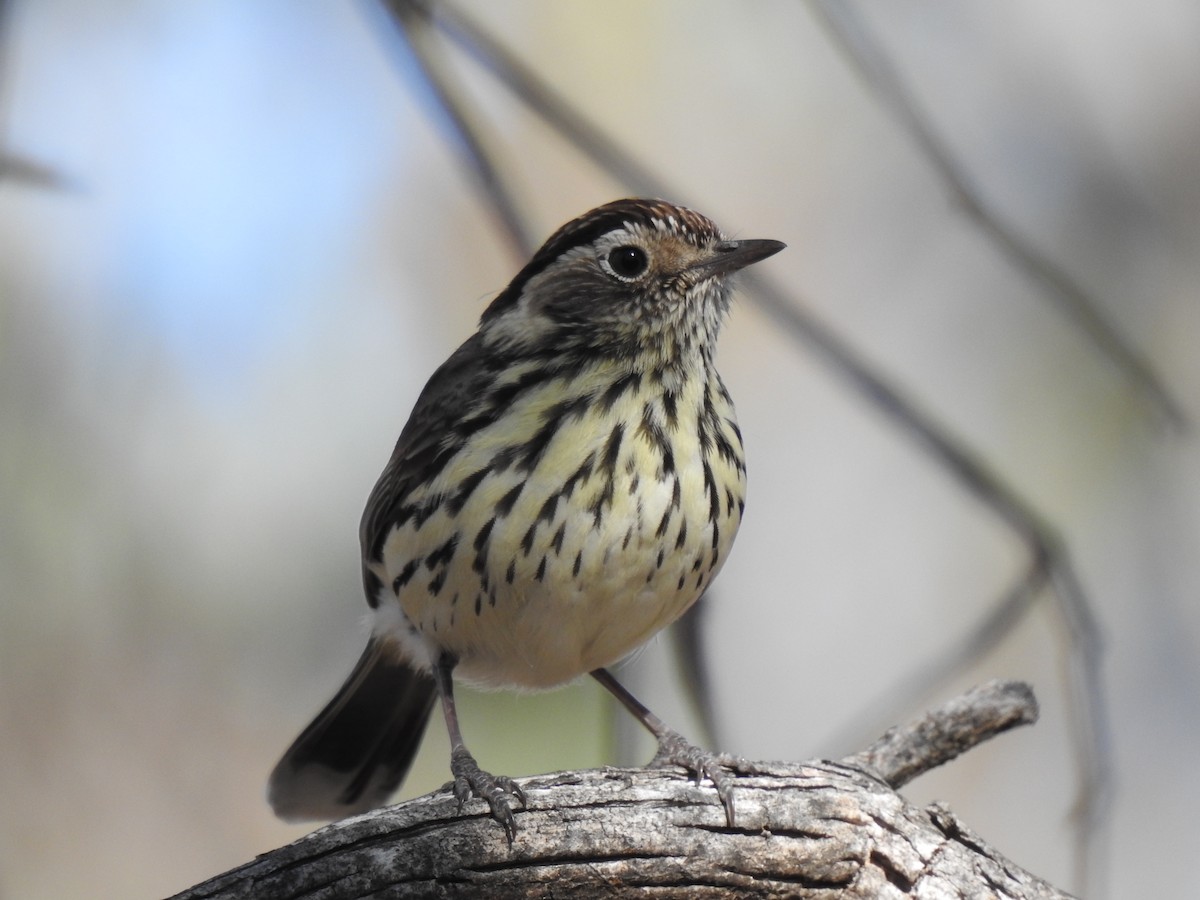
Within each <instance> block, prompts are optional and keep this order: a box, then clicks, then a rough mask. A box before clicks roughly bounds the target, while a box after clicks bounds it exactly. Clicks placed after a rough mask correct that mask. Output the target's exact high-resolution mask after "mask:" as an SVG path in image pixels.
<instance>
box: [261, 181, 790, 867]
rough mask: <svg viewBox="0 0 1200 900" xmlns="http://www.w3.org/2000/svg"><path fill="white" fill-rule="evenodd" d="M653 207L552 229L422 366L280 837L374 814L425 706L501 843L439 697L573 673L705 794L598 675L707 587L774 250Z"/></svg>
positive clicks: (679, 209) (282, 807)
mask: <svg viewBox="0 0 1200 900" xmlns="http://www.w3.org/2000/svg"><path fill="white" fill-rule="evenodd" d="M784 246H785V245H784V244H783V243H781V242H780V241H775V240H760V239H749V240H734V239H730V238H728V237H726V236H725V235H724V234H723V233H722V232H721V231H720V230H719V229H718V228H717V226H716V225H715V224H714V223H713V221H712V220H711V219H709V218H708V217H706V216H704V215H702V214H700V213H698V212H695V211H693V210H691V209H689V208H686V207H683V206H678V205H675V204H673V203H669V202H666V201H663V200H654V199H637V198H630V199H621V200H616V201H613V202H610V203H606V204H604V205H602V206H599V207H597V208H596V209H593V210H591V211H590V212H587V213H584V214H583V215H581V216H579V217H578V218H576V219H573V220H571V221H570V222H567V223H566V224H565V225H563V226H562V227H560V228H559V229H558V230H557V231H555V232H554V233H553V234H552V235H551V236H550V237H549V238H548V239H547V240H546V242H545V243H544V244H543V245H542V246H541V248H540V249H539V250H537V252H535V253H534V254H533V256H532V257H531V258H530V259H529V261H528V263H526V265H525V266H524V267H523V268H521V269H520V271H519V272H518V273H517V274H516V276H515V277H514V278H513V279H512V281H511V282H510V283H509V284H508V286H507V287H506V288H505V289H504V290H503V291H501V292H500V293H499V294H498V295H496V297H495V298H494V299H493V300H492V301H491V303H490V304H489V305H488V306H487V307H486V309H485V310H484V312H483V314H482V316H481V317H480V321H479V327H478V330H477V331H476V332H475V334H473V335H472V336H471V337H470V338H468V339H467V340H466V342H465V343H463V344H462V345H461V346H460V347H459V348H458V349H457V350H456V351H455V352H454V353H453V354H451V355H450V357H449V358H448V359H447V360H446V361H445V362H444V363H443V364H442V365H441V366H440V367H439V368H438V369H437V370H436V371H435V372H434V373H433V375H432V376H431V377H430V379H429V381H428V383H427V384H426V385H425V387H424V389H423V390H422V392H421V394H420V395H419V398H418V400H417V402H416V405H415V407H414V408H413V410H412V413H411V414H410V416H409V418H408V421H407V423H406V424H405V426H404V427H403V429H402V430H401V432H400V437H399V439H398V440H397V442H396V445H395V448H394V450H393V452H392V455H391V458H390V460H389V461H388V463H387V465H386V467H385V468H384V470H383V473H382V475H381V476H380V477H379V479H378V482H377V483H376V484H375V487H374V489H373V490H372V491H371V493H370V496H369V498H368V500H367V504H366V508H365V510H364V512H363V516H362V520H361V524H360V529H359V538H360V544H361V551H362V577H363V588H364V591H365V594H366V599H367V603H368V605H369V606H370V608H371V610H372V613H373V616H372V625H371V632H370V636H369V638H368V641H367V646H366V649H365V650H364V652H363V654H362V656H361V658H360V659H359V661H358V663H357V665H356V666H355V667H354V669H353V671H352V672H351V674H350V676H349V678H348V679H347V680H346V682H345V683H344V684H343V685H342V687H341V689H340V690H339V691H338V692H337V694H336V696H335V697H334V698H333V699H332V700H331V701H330V702H329V703H328V704H327V705H326V706H325V707H324V709H323V710H322V711H321V712H320V713H319V714H318V715H317V717H316V718H315V719H314V720H313V722H312V723H311V724H310V725H309V726H308V727H307V728H306V729H304V731H303V732H302V733H301V734H300V736H299V737H297V738H296V740H295V741H294V742H293V744H292V745H291V746H290V747H289V749H288V750H287V751H286V752H285V753H284V755H283V757H282V759H280V761H279V763H278V764H277V765H276V767H275V768H274V770H273V771H272V773H271V776H270V779H269V784H268V799H269V802H270V804H271V806H272V808H273V809H274V811H275V813H276V814H277V815H278V816H279V817H280V818H283V819H285V820H289V821H303V820H313V819H319V820H336V819H340V818H344V817H346V816H348V815H352V814H356V813H360V812H365V811H367V810H370V809H374V808H376V807H379V806H383V805H385V804H386V802H387V800H388V798H389V797H390V795H391V794H392V793H393V792H395V790H396V789H397V788H398V787H399V785H400V783H401V782H402V781H403V779H404V777H405V775H406V773H407V770H408V768H409V765H410V763H411V761H412V759H413V756H414V755H415V753H416V751H417V748H418V745H419V743H420V740H421V737H422V734H423V732H424V730H425V726H426V724H427V722H428V720H429V718H430V715H431V713H432V710H433V707H434V706H435V705H436V704H438V703H440V705H441V709H442V713H443V717H444V719H445V722H446V727H447V730H448V732H449V737H450V745H451V758H450V770H451V774H452V775H453V781H452V782H451V783H450V784H451V786H452V790H453V793H454V796H455V798H456V799H457V801H458V808H459V810H460V812H461V811H462V809H463V807H464V805H465V803H466V802H467V801H469V800H471V799H472V798H478V799H481V800H483V801H485V802H486V803H487V805H488V808H489V810H490V813H491V816H492V818H494V819H495V820H496V821H497V822H498V823H499V824H500V825H501V826H502V827H503V829H504V832H505V834H506V835H507V837H508V841H509V843H510V844H511V843H512V840H513V837H514V835H515V834H516V831H517V821H516V816H515V814H514V804H517V803H519V804H520V807H517V809H520V808H521V807H524V805H525V803H526V797H525V794H524V791H523V790H522V789H521V788H520V786H519V785H517V784H516V782H514V781H513V780H512V779H511V778H508V777H507V776H495V775H492V774H491V773H490V772H488V771H486V770H484V769H482V768H481V767H480V766H479V764H478V763H477V762H476V760H475V757H474V755H473V754H472V753H471V752H470V751H469V750H468V749H467V745H466V743H465V741H464V739H463V736H462V731H461V729H460V724H459V719H458V712H457V708H456V706H455V700H454V684H455V680H458V681H461V682H464V683H467V684H472V685H477V686H483V687H487V688H509V689H517V690H542V689H550V688H554V687H557V686H560V685H563V684H566V683H569V682H572V681H574V680H577V679H578V678H580V677H582V676H584V675H587V674H590V675H591V676H592V677H594V678H595V679H596V680H597V681H598V682H599V683H600V684H602V685H603V686H604V687H605V688H606V689H608V690H609V691H610V692H611V693H612V694H613V695H614V696H616V698H617V699H618V700H619V701H620V702H621V703H622V705H624V706H625V707H626V708H627V709H628V710H629V711H630V712H631V713H632V714H633V715H634V716H635V717H637V719H638V720H639V721H640V722H641V723H642V724H643V725H644V726H645V727H646V728H647V729H648V730H649V731H650V732H651V734H652V735H653V736H654V737H655V738H656V739H657V742H658V752H657V753H656V755H655V758H654V760H653V762H655V763H657V764H662V765H672V764H674V765H680V766H683V767H685V768H686V769H687V770H688V771H689V772H690V773H692V774H693V775H694V776H695V778H696V781H697V783H699V782H701V781H702V779H703V778H704V777H707V778H708V779H709V780H710V781H712V782H713V785H714V787H715V788H716V791H717V795H718V799H719V800H720V802H721V803H722V805H723V806H724V808H725V811H726V814H727V818H728V820H729V822H730V824H732V823H733V817H734V806H733V789H732V779H731V778H730V776H729V775H728V773H727V772H726V771H725V769H724V768H723V766H722V762H723V758H721V757H718V756H717V755H716V754H713V753H711V752H709V751H707V750H704V749H702V748H700V747H697V746H695V745H693V744H691V743H689V742H688V741H687V740H686V739H685V738H683V737H682V736H681V735H680V734H679V733H678V732H676V731H674V730H673V729H671V728H669V727H668V726H667V725H666V724H665V723H664V722H663V721H662V720H661V719H659V718H658V717H657V716H656V715H654V713H652V712H651V711H650V710H649V709H647V708H646V707H645V706H643V705H642V704H641V703H640V702H639V701H638V700H637V699H636V698H635V697H634V696H633V695H632V694H631V693H630V692H629V691H627V690H626V689H625V688H624V687H623V686H622V685H621V684H620V683H619V682H618V681H617V680H616V678H614V677H613V675H612V674H611V672H610V671H609V669H610V668H611V667H613V666H614V665H615V664H617V663H619V662H620V661H622V660H623V659H624V658H626V657H628V656H629V655H630V654H631V653H633V652H634V651H635V650H637V649H638V648H639V647H641V646H642V645H643V644H645V643H646V642H647V641H648V640H649V639H650V638H651V637H652V636H653V635H655V634H656V633H657V632H659V631H660V630H662V629H663V628H665V627H666V626H667V625H669V624H670V623H671V622H673V621H675V620H676V619H677V618H679V616H681V615H682V614H683V613H684V612H685V611H686V610H687V609H688V608H689V607H690V606H691V605H692V604H693V603H694V602H695V601H696V600H697V599H698V598H699V597H700V595H701V594H702V593H703V592H704V591H705V589H706V588H707V587H708V586H709V584H710V583H711V582H712V580H713V579H714V578H715V577H716V575H717V573H718V571H719V570H720V568H721V566H722V564H723V563H724V561H725V559H726V557H727V555H728V553H729V550H730V547H731V545H732V543H733V539H734V536H735V534H736V533H737V530H738V526H739V524H740V523H741V519H742V514H743V511H744V507H745V493H746V466H745V461H744V449H743V441H742V433H741V431H740V429H739V427H738V424H737V419H736V415H735V410H734V405H733V401H732V399H731V397H730V395H729V392H728V390H726V388H725V385H724V383H723V382H722V380H721V377H720V375H719V374H718V372H717V369H716V364H715V353H716V344H717V337H718V332H719V331H720V329H721V326H722V324H723V321H724V320H725V318H726V316H727V313H728V311H729V308H730V305H731V300H732V287H731V278H730V276H732V275H733V274H734V273H735V272H737V271H739V270H741V269H743V268H745V267H746V266H749V265H751V264H752V263H756V262H759V261H760V260H763V259H766V258H767V257H769V256H772V255H773V254H775V253H777V252H779V251H780V250H782V249H783V248H784Z"/></svg>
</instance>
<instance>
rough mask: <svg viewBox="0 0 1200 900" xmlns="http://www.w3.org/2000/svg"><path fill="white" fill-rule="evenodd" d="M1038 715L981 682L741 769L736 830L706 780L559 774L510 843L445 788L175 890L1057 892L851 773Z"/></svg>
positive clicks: (855, 899)
mask: <svg viewBox="0 0 1200 900" xmlns="http://www.w3.org/2000/svg"><path fill="white" fill-rule="evenodd" d="M1035 708H1036V707H1035V704H1034V702H1033V698H1032V694H1031V693H1030V692H1029V689H1028V687H1025V686H1022V685H1015V684H1009V685H1000V684H996V685H990V686H986V687H984V688H981V689H979V690H978V691H975V692H972V693H971V694H969V695H967V696H965V697H963V698H961V699H960V700H958V701H955V702H954V703H951V704H947V705H946V706H945V707H943V708H942V709H940V710H939V711H937V712H936V713H932V714H930V716H928V717H926V718H924V719H922V720H920V721H919V722H917V723H914V724H913V725H909V726H907V727H905V728H901V729H895V730H893V731H892V732H889V734H888V735H887V736H886V737H885V738H883V739H881V740H880V741H879V742H877V743H876V745H875V746H874V747H872V748H871V750H868V751H865V752H864V753H863V754H861V755H860V756H861V759H860V758H857V757H856V758H852V759H850V760H843V761H842V762H826V761H821V760H816V761H812V762H808V763H804V764H796V763H754V764H745V765H744V766H743V767H741V768H740V769H739V770H738V772H737V778H736V796H737V816H738V818H737V823H736V826H735V827H730V826H729V825H728V824H726V820H725V812H724V810H723V809H722V807H721V804H720V802H719V801H718V800H717V797H716V794H715V792H714V791H713V790H712V787H711V785H709V784H702V785H696V784H695V783H693V782H692V781H691V780H690V779H689V778H687V777H686V776H685V775H684V774H683V773H682V772H679V771H677V770H674V769H597V770H591V771H584V772H563V773H559V774H556V775H547V776H542V777H537V778H526V779H521V781H520V783H521V787H522V788H523V790H524V791H525V794H526V796H527V798H528V806H527V808H526V809H524V810H522V811H520V812H518V813H517V821H518V824H519V827H520V831H519V832H518V834H517V838H516V841H515V842H514V844H513V845H512V846H511V847H510V846H509V844H508V841H507V840H506V839H505V836H504V833H503V830H502V829H500V828H499V827H498V826H497V825H496V823H495V821H493V820H492V819H491V817H490V815H488V813H487V812H486V810H485V809H483V808H481V807H483V804H482V803H478V802H472V803H471V804H470V805H469V806H468V808H467V810H466V811H465V813H460V812H459V811H458V810H457V809H456V803H455V800H454V798H453V796H452V795H451V793H450V791H448V790H441V791H438V792H436V793H433V794H429V795H426V796H424V797H419V798H417V799H415V800H409V801H407V802H405V803H401V804H399V805H397V806H393V807H389V808H387V809H380V810H375V811H374V812H371V813H367V814H366V815H362V816H355V817H352V818H350V819H345V820H343V821H341V822H337V823H334V824H333V825H330V826H328V827H326V828H322V829H320V830H319V831H315V832H313V833H312V834H310V835H308V836H307V837H304V838H301V839H300V840H298V841H296V842H294V843H292V844H289V845H288V846H286V847H281V848H279V849H278V850H274V851H272V852H270V853H267V854H264V855H263V856H260V857H259V858H258V859H256V860H254V861H252V862H249V863H247V864H246V865H243V866H240V867H239V868H236V869H233V870H232V871H230V872H227V873H225V874H224V875H219V876H217V877H215V878H213V879H211V880H209V881H207V882H205V883H204V884H200V885H197V886H196V887H193V888H191V889H190V890H187V891H184V892H183V893H182V894H179V895H178V896H177V897H176V898H175V900H201V898H207V900H233V898H246V897H296V896H312V895H316V894H319V895H320V896H321V897H324V898H327V900H351V898H363V897H378V896H384V895H386V896H388V897H427V896H433V895H436V896H439V897H490V898H498V900H502V898H508V897H530V896H549V895H553V896H565V895H567V894H570V896H572V897H575V898H579V900H587V898H593V897H595V898H601V897H603V898H610V897H645V896H648V895H653V896H669V897H689V898H692V897H701V898H703V897H712V898H717V897H722V898H726V897H777V896H787V897H795V898H800V900H804V898H821V900H866V898H876V897H884V896H886V897H933V896H945V897H968V896H970V897H973V896H989V897H999V898H1043V900H1050V898H1065V897H1066V896H1067V895H1066V894H1064V893H1062V892H1061V891H1058V890H1057V889H1055V888H1054V887H1052V886H1050V885H1049V884H1047V883H1045V882H1044V881H1041V880H1040V879H1038V878H1036V877H1034V876H1033V875H1030V874H1029V873H1028V872H1025V871H1024V870H1022V869H1021V868H1020V867H1019V866H1017V865H1015V864H1014V863H1012V862H1011V861H1009V860H1006V859H1005V858H1004V857H1003V856H1001V855H1000V854H999V853H998V852H997V851H996V850H994V849H992V848H991V847H989V846H988V845H987V843H986V842H985V841H984V840H982V839H981V838H980V837H978V836H977V835H975V834H973V833H972V832H971V831H970V830H969V829H968V828H967V827H966V826H965V825H963V823H962V822H960V821H959V820H958V819H957V817H956V816H955V815H954V814H953V813H952V812H950V810H949V809H947V808H946V807H944V806H942V805H935V806H931V807H928V808H926V809H920V808H917V807H914V806H911V805H909V804H908V803H907V802H906V801H905V800H904V799H903V798H902V797H901V796H899V795H898V794H896V793H895V791H894V790H893V789H892V788H891V787H890V786H889V785H888V784H886V783H885V782H884V781H882V780H880V778H879V777H878V774H877V772H876V771H874V770H873V769H871V768H870V767H864V765H863V760H866V761H867V762H868V763H869V765H870V766H876V767H880V768H885V769H890V770H891V771H892V772H893V774H896V773H898V772H908V773H910V775H911V774H913V773H915V771H917V770H922V771H923V770H924V769H927V768H929V767H931V766H933V765H937V764H938V762H940V761H945V760H946V759H949V758H950V757H951V756H953V755H954V753H948V752H946V750H945V748H946V747H947V746H948V745H952V746H953V747H954V750H955V752H962V751H963V750H965V749H966V748H967V747H968V746H969V745H971V744H973V743H978V742H979V741H982V740H986V739H987V738H988V737H989V736H991V735H993V734H996V733H998V732H999V731H1001V730H1003V729H1004V728H1005V727H1012V726H1013V725H1018V724H1022V723H1025V722H1029V721H1032V717H1033V710H1034V709H1035ZM900 760H904V761H907V762H899V763H897V762H896V761H900ZM913 760H919V761H920V762H917V763H913V762H911V761H913Z"/></svg>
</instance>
